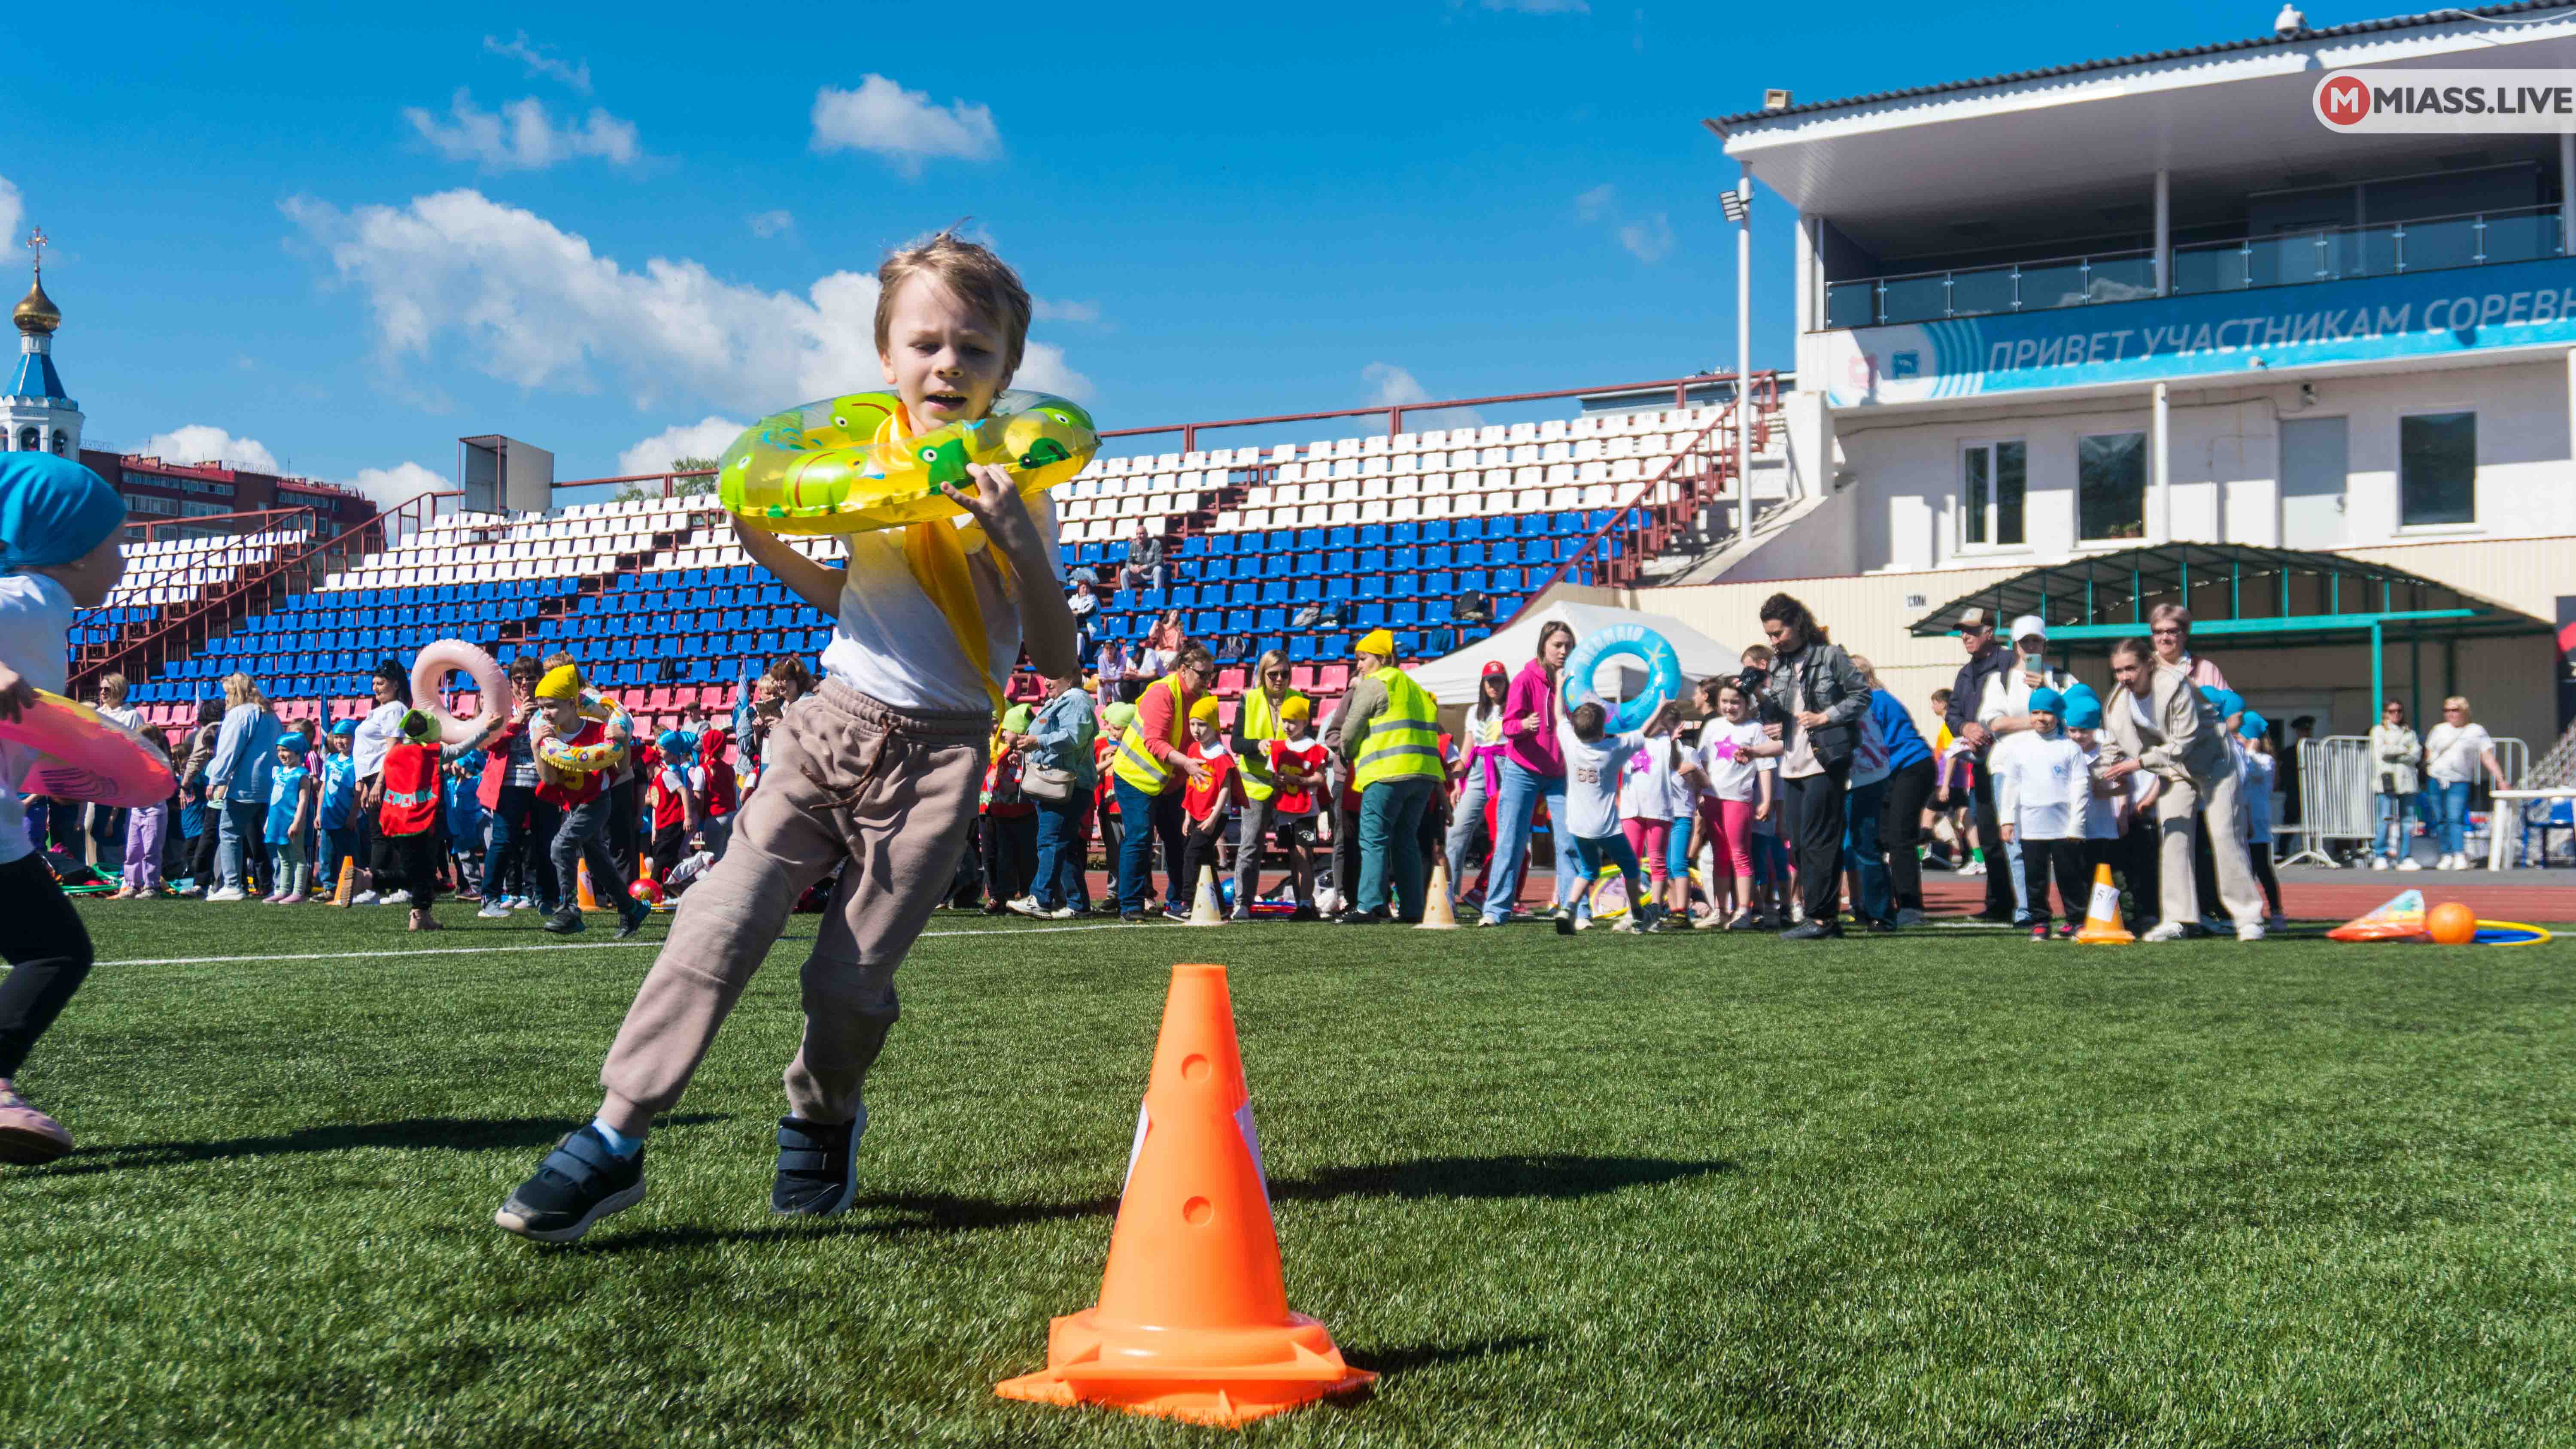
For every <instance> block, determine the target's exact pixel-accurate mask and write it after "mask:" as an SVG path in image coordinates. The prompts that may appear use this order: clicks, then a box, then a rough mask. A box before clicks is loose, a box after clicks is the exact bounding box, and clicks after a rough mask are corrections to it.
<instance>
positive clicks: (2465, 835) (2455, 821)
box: [2424, 780, 2469, 855]
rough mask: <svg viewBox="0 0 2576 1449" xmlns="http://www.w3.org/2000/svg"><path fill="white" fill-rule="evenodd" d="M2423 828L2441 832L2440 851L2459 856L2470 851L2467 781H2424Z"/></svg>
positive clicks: (2430, 832) (2428, 831) (2429, 831)
mask: <svg viewBox="0 0 2576 1449" xmlns="http://www.w3.org/2000/svg"><path fill="white" fill-rule="evenodd" d="M2424 829H2425V833H2426V834H2432V833H2433V832H2434V831H2435V830H2436V829H2439V831H2440V832H2441V834H2440V840H2441V851H2442V854H2444V855H2458V854H2460V853H2461V852H2463V851H2465V850H2467V849H2468V848H2469V782H2468V781H2466V780H2427V781H2425V782H2424Z"/></svg>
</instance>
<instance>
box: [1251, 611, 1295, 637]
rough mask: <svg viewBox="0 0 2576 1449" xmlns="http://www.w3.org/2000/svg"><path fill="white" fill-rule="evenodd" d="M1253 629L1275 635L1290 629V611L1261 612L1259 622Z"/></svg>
mask: <svg viewBox="0 0 2576 1449" xmlns="http://www.w3.org/2000/svg"><path fill="white" fill-rule="evenodd" d="M1253 627H1255V628H1257V629H1260V630H1262V631H1263V632H1264V633H1272V634H1275V633H1277V632H1279V631H1280V630H1282V629H1285V628H1287V627H1288V611H1287V610H1286V609H1264V610H1262V611H1261V617H1260V620H1259V622H1258V623H1256V624H1255V625H1254V626H1253Z"/></svg>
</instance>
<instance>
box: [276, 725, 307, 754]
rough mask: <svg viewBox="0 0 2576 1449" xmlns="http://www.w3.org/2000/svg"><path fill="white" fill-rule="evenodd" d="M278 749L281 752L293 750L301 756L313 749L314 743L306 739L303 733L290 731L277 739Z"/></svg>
mask: <svg viewBox="0 0 2576 1449" xmlns="http://www.w3.org/2000/svg"><path fill="white" fill-rule="evenodd" d="M277 747H278V748H279V749H281V750H293V751H294V752H295V753H297V754H299V755H300V754H303V753H304V752H305V751H306V750H309V749H311V748H313V742H312V741H311V740H308V739H306V738H304V732H303V731H301V730H289V731H287V732H286V733H285V734H282V735H279V736H278V737H277Z"/></svg>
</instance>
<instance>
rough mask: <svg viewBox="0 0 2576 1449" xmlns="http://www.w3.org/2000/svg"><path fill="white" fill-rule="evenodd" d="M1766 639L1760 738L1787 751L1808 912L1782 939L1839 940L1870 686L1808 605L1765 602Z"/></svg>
mask: <svg viewBox="0 0 2576 1449" xmlns="http://www.w3.org/2000/svg"><path fill="white" fill-rule="evenodd" d="M1762 632H1763V633H1764V634H1765V635H1766V636H1768V637H1769V638H1770V640H1771V649H1772V660H1771V673H1770V677H1769V678H1768V679H1766V680H1764V681H1763V686H1762V688H1763V695H1764V703H1765V705H1766V708H1765V709H1764V711H1763V713H1764V714H1765V715H1766V716H1767V717H1768V719H1767V720H1766V723H1765V724H1764V726H1763V732H1764V733H1765V734H1768V735H1769V736H1770V737H1771V738H1773V739H1775V740H1778V741H1779V742H1780V743H1781V745H1782V747H1783V748H1782V750H1781V755H1780V783H1781V787H1782V790H1783V791H1784V793H1785V794H1786V795H1787V797H1788V806H1789V809H1788V819H1787V822H1786V824H1787V828H1788V831H1789V834H1790V838H1791V839H1792V840H1794V841H1795V842H1796V847H1795V848H1796V854H1797V862H1798V891H1799V896H1800V904H1801V906H1802V907H1803V908H1804V910H1805V913H1806V919H1805V920H1803V921H1801V922H1799V923H1798V924H1797V925H1795V926H1792V927H1790V928H1789V929H1788V930H1786V931H1784V932H1782V933H1781V939H1783V940H1790V941H1814V940H1820V939H1822V938H1824V937H1828V936H1832V937H1839V936H1841V935H1842V933H1843V927H1842V921H1841V919H1840V917H1841V915H1842V878H1843V829H1844V824H1843V795H1844V793H1845V791H1846V789H1847V787H1848V785H1849V782H1850V780H1851V769H1852V756H1853V754H1854V753H1855V751H1856V750H1857V749H1858V747H1859V744H1860V733H1861V732H1860V721H1861V719H1862V718H1863V717H1864V716H1866V715H1867V714H1868V713H1869V705H1870V693H1869V682H1868V681H1867V680H1865V679H1863V678H1862V677H1861V672H1860V670H1858V669H1857V668H1855V667H1853V665H1852V662H1851V656H1850V655H1848V654H1845V653H1844V652H1843V650H1842V647H1841V646H1840V645H1838V644H1835V643H1834V642H1833V641H1832V640H1830V639H1828V638H1826V637H1825V629H1824V626H1823V625H1821V624H1819V623H1817V622H1816V616H1815V615H1814V614H1812V613H1810V612H1808V609H1807V606H1806V605H1805V604H1802V603H1800V602H1798V601H1797V600H1796V599H1794V598H1792V597H1790V596H1789V595H1787V594H1773V595H1772V596H1771V597H1770V598H1768V599H1765V600H1763V601H1762ZM1771 721H1777V722H1771Z"/></svg>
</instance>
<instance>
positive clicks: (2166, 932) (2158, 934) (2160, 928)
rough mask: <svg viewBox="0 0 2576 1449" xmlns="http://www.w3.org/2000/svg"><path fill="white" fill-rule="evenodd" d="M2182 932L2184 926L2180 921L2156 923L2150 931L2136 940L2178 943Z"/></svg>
mask: <svg viewBox="0 0 2576 1449" xmlns="http://www.w3.org/2000/svg"><path fill="white" fill-rule="evenodd" d="M2183 930H2184V926H2183V923H2182V922H2180V921H2158V922H2156V924H2155V926H2154V927H2153V928H2152V929H2151V930H2149V931H2148V932H2147V933H2146V934H2145V935H2143V936H2141V937H2139V938H2138V939H2139V940H2141V941H2179V940H2181V939H2182V937H2183Z"/></svg>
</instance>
